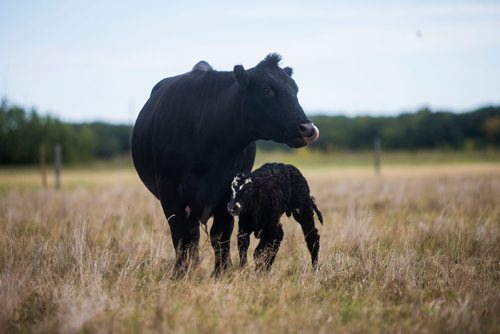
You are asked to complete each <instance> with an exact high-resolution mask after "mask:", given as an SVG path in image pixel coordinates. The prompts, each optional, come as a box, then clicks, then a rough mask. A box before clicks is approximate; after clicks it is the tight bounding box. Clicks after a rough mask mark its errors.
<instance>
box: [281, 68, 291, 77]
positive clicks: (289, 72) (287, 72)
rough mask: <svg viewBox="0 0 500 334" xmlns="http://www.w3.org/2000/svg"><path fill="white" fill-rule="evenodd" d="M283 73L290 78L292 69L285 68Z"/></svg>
mask: <svg viewBox="0 0 500 334" xmlns="http://www.w3.org/2000/svg"><path fill="white" fill-rule="evenodd" d="M283 71H285V73H286V74H288V75H289V76H292V74H293V68H291V67H285V68H284V69H283Z"/></svg>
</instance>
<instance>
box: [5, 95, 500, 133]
mask: <svg viewBox="0 0 500 334" xmlns="http://www.w3.org/2000/svg"><path fill="white" fill-rule="evenodd" d="M0 101H1V102H2V103H6V104H7V106H10V107H19V108H22V109H23V110H25V111H26V112H30V111H32V110H34V111H35V112H36V113H37V114H38V115H39V116H40V115H41V116H51V117H55V118H57V119H58V120H60V121H62V122H64V123H69V124H92V123H105V124H110V125H117V126H122V125H124V126H133V125H134V123H135V119H134V120H132V122H130V123H129V122H125V121H120V120H117V121H115V120H105V119H99V118H96V119H82V120H78V119H65V118H64V117H60V116H58V115H56V114H54V113H51V112H50V111H42V110H39V109H38V108H36V106H25V105H22V104H19V103H16V102H15V101H12V100H10V99H9V98H7V97H5V96H3V97H1V98H0ZM485 108H500V104H484V105H479V106H477V107H475V108H472V109H466V110H446V109H433V108H431V107H429V106H422V107H419V108H415V109H413V110H401V111H399V112H396V113H384V112H381V113H373V112H372V113H363V112H359V113H356V114H348V113H342V112H339V111H334V110H331V111H326V112H325V111H312V112H309V111H307V110H305V113H306V115H307V116H312V117H323V116H326V117H346V118H356V117H373V118H377V117H398V116H401V115H407V114H416V113H418V112H420V111H423V110H429V111H430V112H431V113H451V114H455V115H457V114H463V113H470V112H476V111H478V110H481V109H485Z"/></svg>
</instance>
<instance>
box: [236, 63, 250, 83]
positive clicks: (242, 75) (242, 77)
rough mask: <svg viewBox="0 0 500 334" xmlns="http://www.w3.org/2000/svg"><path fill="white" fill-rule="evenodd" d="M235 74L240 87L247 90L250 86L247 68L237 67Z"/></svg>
mask: <svg viewBox="0 0 500 334" xmlns="http://www.w3.org/2000/svg"><path fill="white" fill-rule="evenodd" d="M233 73H234V77H235V78H236V81H238V83H239V84H240V86H241V87H243V88H246V87H247V86H248V74H247V71H245V68H244V67H243V66H242V65H236V66H234V70H233Z"/></svg>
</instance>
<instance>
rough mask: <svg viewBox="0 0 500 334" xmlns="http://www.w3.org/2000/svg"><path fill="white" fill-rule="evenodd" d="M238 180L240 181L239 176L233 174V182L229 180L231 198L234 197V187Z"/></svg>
mask: <svg viewBox="0 0 500 334" xmlns="http://www.w3.org/2000/svg"><path fill="white" fill-rule="evenodd" d="M239 181H240V177H239V176H235V177H234V179H233V182H231V192H232V196H233V198H235V197H236V187H237V186H238V182H239Z"/></svg>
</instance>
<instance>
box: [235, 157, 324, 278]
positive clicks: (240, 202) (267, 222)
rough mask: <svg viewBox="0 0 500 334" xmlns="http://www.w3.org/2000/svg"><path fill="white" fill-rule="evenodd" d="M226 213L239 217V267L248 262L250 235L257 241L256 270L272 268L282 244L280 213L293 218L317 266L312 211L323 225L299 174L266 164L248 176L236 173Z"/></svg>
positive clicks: (317, 244)
mask: <svg viewBox="0 0 500 334" xmlns="http://www.w3.org/2000/svg"><path fill="white" fill-rule="evenodd" d="M228 210H229V212H230V213H231V214H232V215H239V231H238V250H239V254H240V266H244V265H245V264H246V263H247V250H248V246H249V245H250V234H251V233H254V234H255V236H256V237H257V238H260V242H259V245H258V246H257V248H256V250H255V253H254V258H255V260H256V265H257V269H258V270H259V269H263V268H264V269H267V270H269V269H270V268H271V265H272V264H273V262H274V259H275V257H276V253H277V252H278V249H279V246H280V244H281V241H282V240H283V229H282V227H281V224H280V222H279V220H280V217H281V216H282V215H283V213H286V215H287V216H288V217H290V216H291V215H293V217H294V218H295V220H296V221H297V222H298V223H299V224H300V225H301V226H302V231H303V233H304V237H305V240H306V243H307V248H308V249H309V252H310V253H311V261H312V265H313V267H316V266H317V263H318V252H319V239H320V237H319V234H318V230H317V229H316V228H315V226H314V212H316V214H317V216H318V219H319V221H320V222H321V224H323V215H322V214H321V212H320V211H319V209H318V207H317V206H316V203H315V202H314V198H313V197H312V196H311V195H310V190H309V185H308V184H307V181H306V179H305V178H304V176H303V175H302V174H301V173H300V171H299V170H298V169H297V168H296V167H294V166H292V165H285V164H281V163H268V164H265V165H263V166H262V167H260V168H259V169H257V170H255V171H254V172H253V173H251V174H250V175H244V174H238V175H237V176H236V177H235V178H234V180H233V182H232V184H231V200H230V202H229V203H228Z"/></svg>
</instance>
